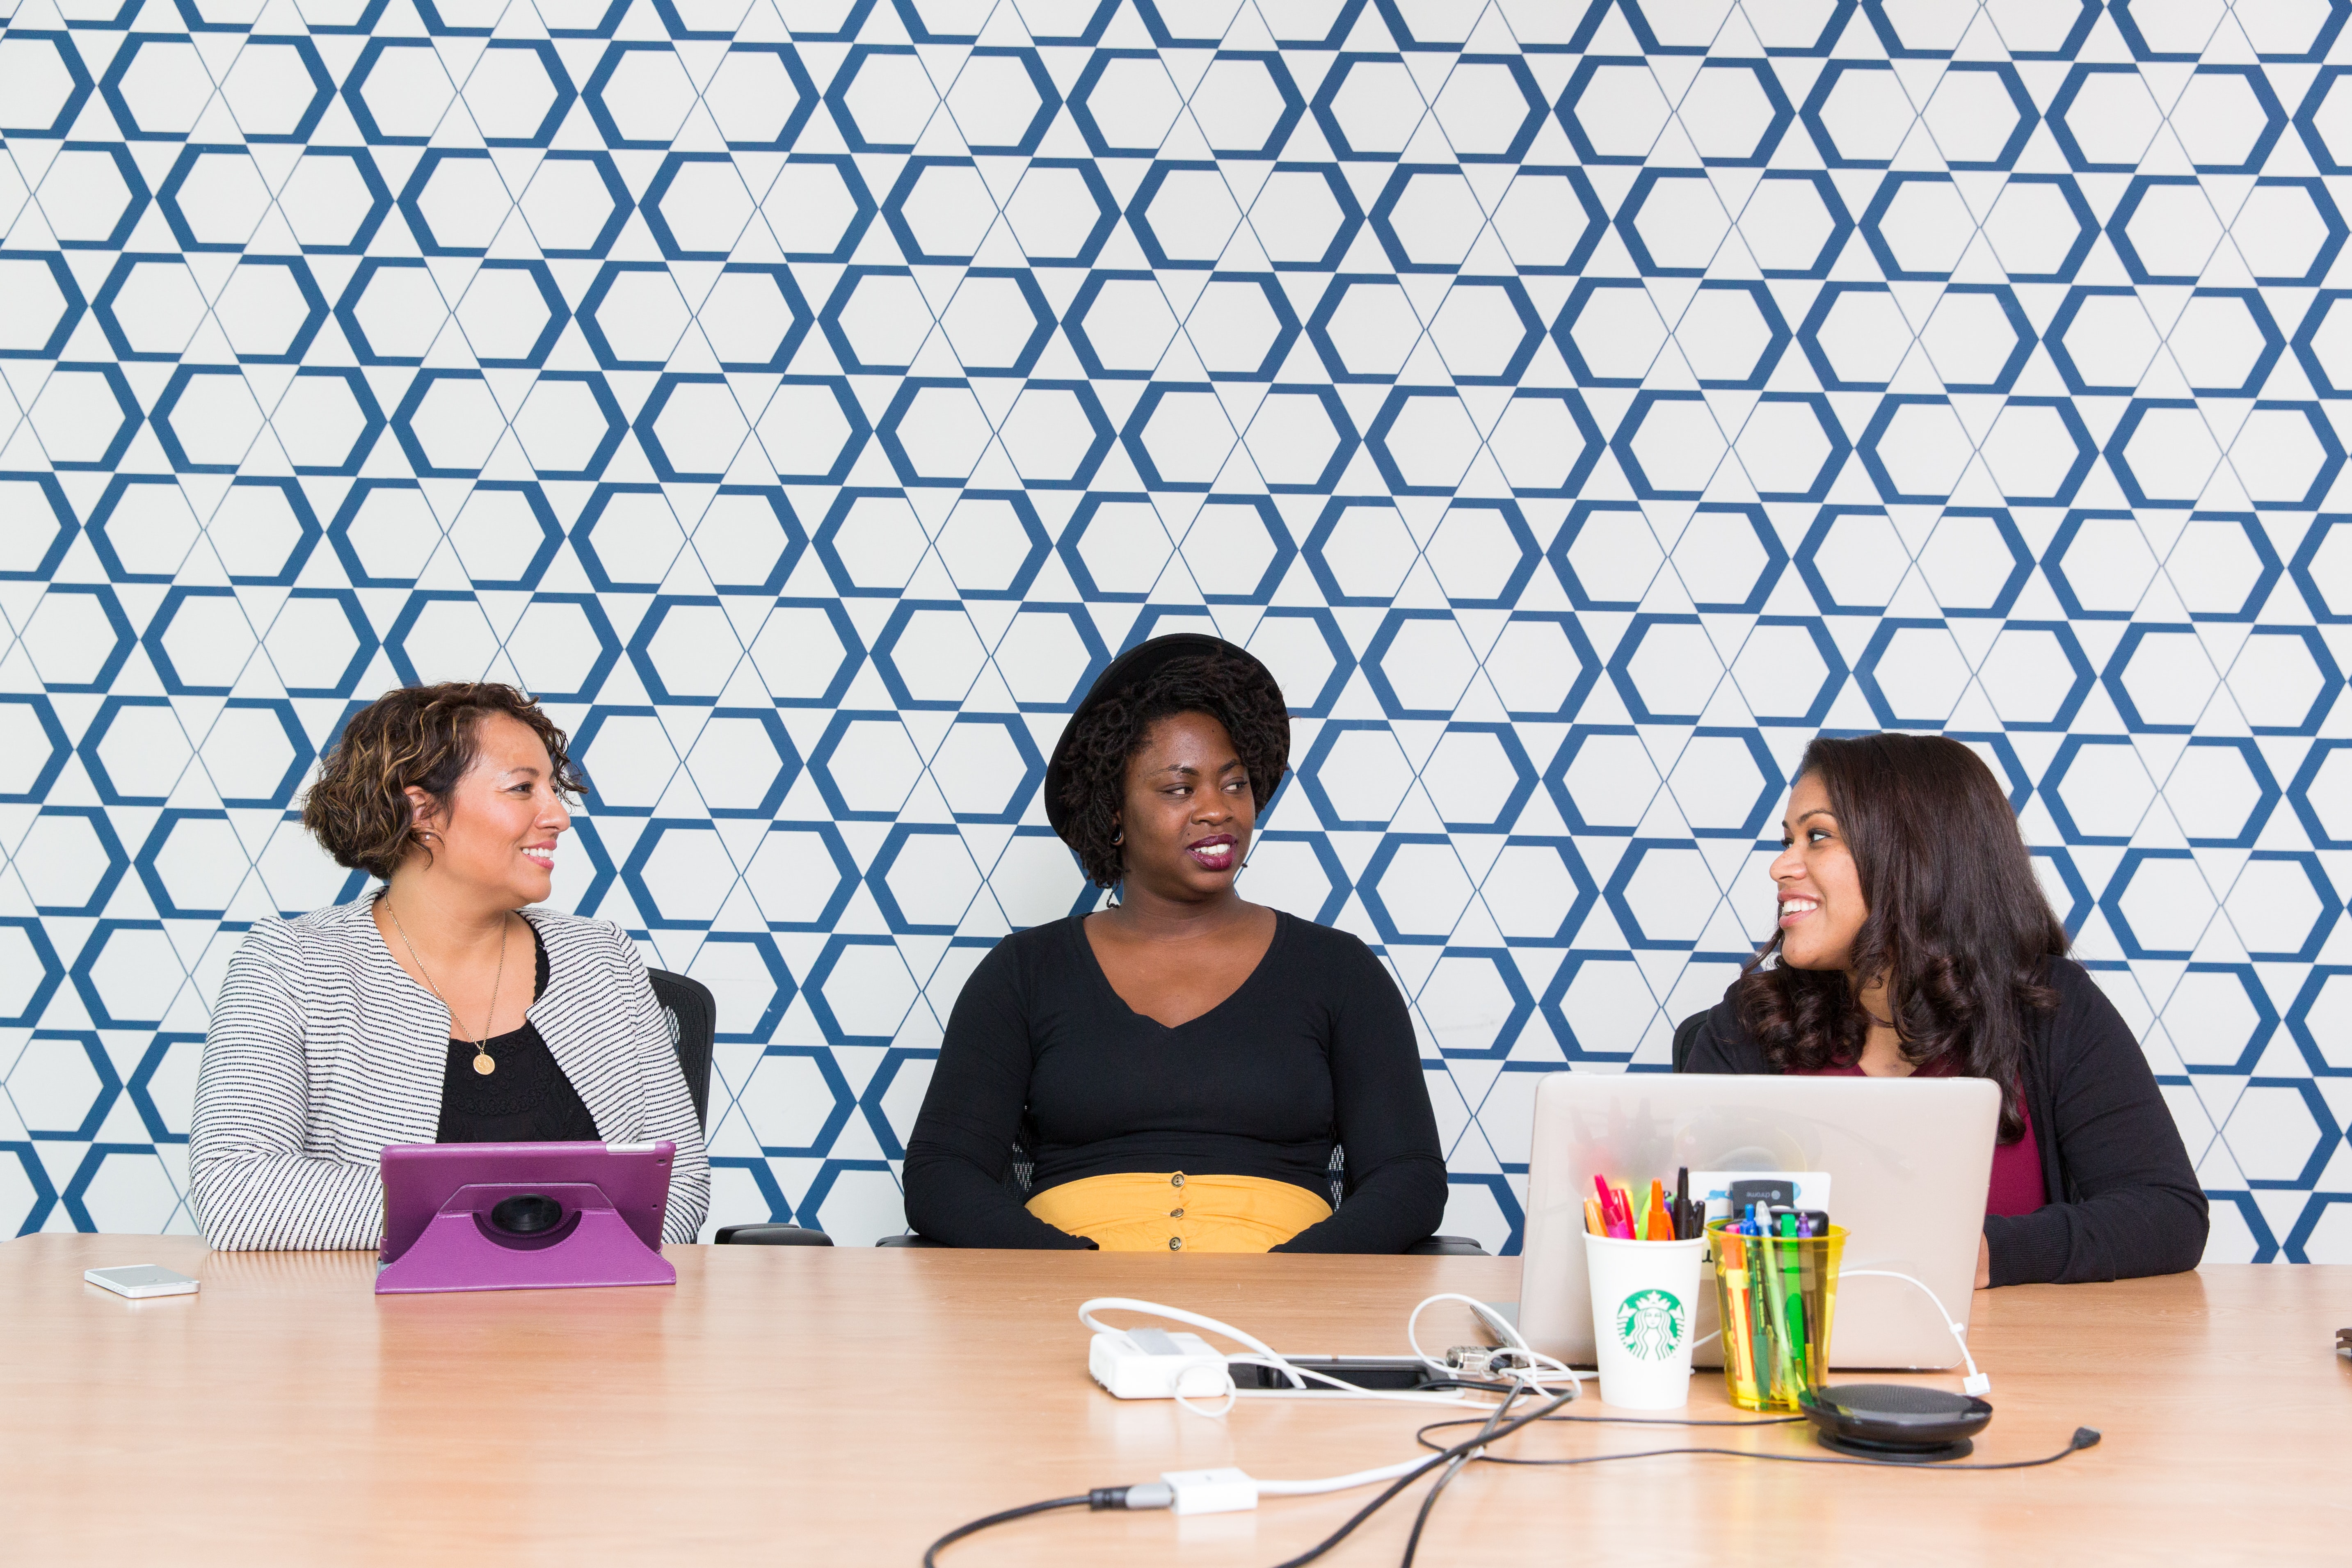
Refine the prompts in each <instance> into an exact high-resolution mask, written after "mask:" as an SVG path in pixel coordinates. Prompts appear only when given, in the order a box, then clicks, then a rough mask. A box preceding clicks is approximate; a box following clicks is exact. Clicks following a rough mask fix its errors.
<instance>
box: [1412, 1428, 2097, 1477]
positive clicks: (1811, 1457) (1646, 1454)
mask: <svg viewBox="0 0 2352 1568" xmlns="http://www.w3.org/2000/svg"><path fill="white" fill-rule="evenodd" d="M1550 1419H1567V1420H1586V1421H1591V1420H1596V1419H1606V1417H1595V1416H1590V1415H1587V1416H1568V1417H1551V1418H1550ZM1779 1424H1780V1423H1778V1422H1765V1421H1737V1422H1730V1423H1717V1422H1706V1423H1701V1422H1696V1421H1692V1422H1687V1423H1685V1422H1678V1421H1659V1422H1653V1423H1649V1425H1653V1426H1685V1425H1687V1426H1701V1425H1706V1426H1717V1425H1729V1426H1777V1425H1779ZM1469 1425H1470V1420H1469V1418H1467V1417H1465V1418H1464V1419H1462V1420H1459V1421H1433V1422H1431V1423H1430V1424H1429V1425H1428V1426H1423V1428H1422V1429H1421V1430H1420V1431H1418V1432H1415V1433H1414V1434H1413V1440H1414V1441H1416V1442H1418V1443H1419V1444H1421V1446H1422V1447H1425V1448H1433V1447H1436V1445H1435V1444H1434V1443H1432V1442H1431V1441H1430V1440H1429V1437H1428V1436H1427V1434H1429V1433H1431V1432H1434V1431H1436V1430H1437V1429H1438V1428H1440V1427H1442V1426H1469ZM1478 1441H1479V1439H1478V1438H1475V1437H1474V1438H1472V1439H1471V1443H1472V1444H1474V1445H1475V1443H1477V1442H1478ZM2098 1441H2099V1432H2098V1429H2097V1428H2096V1427H2092V1426H2077V1427H2075V1428H2074V1436H2073V1437H2072V1438H2071V1439H2069V1440H2068V1442H2067V1444H2066V1446H2065V1447H2063V1448H2061V1449H2059V1450H2058V1451H2057V1452H2056V1453H2054V1454H2049V1455H2045V1456H2044V1457H2042V1458H2039V1459H2003V1460H2000V1461H1998V1462H1997V1463H1993V1464H1984V1465H1960V1464H1949V1463H1932V1464H1922V1463H1920V1462H1918V1461H1916V1460H1913V1459H1847V1458H1827V1457H1825V1456H1822V1455H1818V1454H1768V1453H1765V1452H1763V1451H1762V1450H1760V1449H1756V1448H1697V1447H1692V1448H1643V1449H1640V1450H1637V1451H1635V1452H1633V1453H1630V1454H1587V1455H1584V1456H1582V1457H1580V1458H1570V1459H1511V1458H1503V1457H1502V1456H1500V1455H1496V1454H1480V1455H1479V1456H1478V1458H1479V1459H1480V1460H1482V1461H1483V1462H1485V1463H1486V1464H1489V1465H1536V1466H1543V1465H1558V1466H1565V1465H1600V1464H1606V1463H1608V1462H1609V1461H1610V1460H1612V1459H1656V1458H1664V1457H1665V1456H1666V1455H1669V1454H1724V1455H1727V1456H1729V1457H1730V1458H1735V1459H1769V1460H1770V1461H1772V1462H1773V1463H1774V1464H1780V1465H1869V1466H1872V1467H1874V1468H1883V1467H1885V1466H1889V1465H1891V1466H1894V1467H1895V1468H1898V1469H1906V1470H2031V1469H2033V1468H2037V1467H2039V1466H2042V1465H2054V1464H2056V1463H2057V1462H2058V1461H2059V1460H2061V1459H2063V1458H2066V1456H2067V1455H2069V1454H2073V1453H2077V1452H2079V1451H2081V1450H2082V1449H2084V1448H2089V1447H2096V1446H2097V1444H2098ZM1439 1451H1440V1452H1441V1453H1446V1454H1451V1453H1454V1452H1455V1449H1454V1448H1445V1449H1441V1450H1439ZM1435 1462H1436V1461H1435V1460H1434V1459H1432V1460H1431V1463H1433V1464H1434V1463H1435Z"/></svg>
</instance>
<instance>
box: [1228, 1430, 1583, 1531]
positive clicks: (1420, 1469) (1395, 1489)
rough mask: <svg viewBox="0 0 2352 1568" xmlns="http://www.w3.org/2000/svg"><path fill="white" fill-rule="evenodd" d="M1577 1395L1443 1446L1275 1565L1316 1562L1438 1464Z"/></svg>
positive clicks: (1504, 1432)
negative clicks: (1327, 1531)
mask: <svg viewBox="0 0 2352 1568" xmlns="http://www.w3.org/2000/svg"><path fill="white" fill-rule="evenodd" d="M1576 1394H1577V1391H1576V1390H1575V1389H1573V1388H1570V1390H1569V1391H1568V1392H1567V1393H1566V1394H1559V1395H1558V1396H1556V1397H1555V1398H1553V1399H1552V1400H1551V1401H1550V1402H1549V1404H1545V1405H1537V1406H1536V1407H1535V1408H1534V1409H1533V1410H1530V1411H1528V1413H1527V1414H1526V1415H1519V1416H1515V1417H1513V1418H1512V1419H1511V1420H1509V1421H1506V1422H1504V1423H1503V1424H1502V1425H1500V1426H1496V1428H1495V1429H1494V1430H1493V1431H1491V1432H1482V1433H1480V1434H1479V1435H1478V1436H1475V1437H1473V1438H1471V1439H1470V1440H1469V1441H1468V1442H1466V1443H1457V1444H1455V1445H1454V1447H1451V1448H1443V1449H1440V1450H1439V1451H1438V1452H1436V1453H1434V1454H1433V1455H1431V1456H1430V1457H1429V1458H1428V1459H1427V1460H1425V1461H1423V1463H1421V1464H1419V1465H1416V1466H1414V1467H1413V1468H1412V1469H1410V1470H1407V1471H1406V1472H1405V1473H1404V1474H1402V1475H1401V1476H1399V1477H1398V1478H1397V1479H1395V1480H1393V1481H1391V1482H1390V1483H1389V1484H1388V1486H1387V1488H1386V1489H1384V1490H1383V1491H1381V1495H1380V1496H1378V1497H1376V1498H1374V1499H1373V1500H1371V1501H1370V1502H1368V1503H1366V1504H1365V1505H1364V1506H1363V1507H1361V1508H1360V1509H1358V1510H1356V1511H1355V1513H1354V1514H1352V1515H1351V1516H1350V1517H1349V1520H1348V1521H1347V1522H1346V1523H1345V1524H1343V1525H1341V1526H1340V1527H1339V1529H1337V1530H1335V1531H1332V1532H1331V1533H1330V1534H1328V1535H1327V1536H1325V1537H1324V1538H1323V1539H1322V1540H1320V1541H1318V1542H1316V1543H1315V1544H1314V1545H1312V1546H1310V1547H1308V1548H1307V1550H1306V1551H1304V1552H1300V1553H1299V1554H1298V1555H1297V1556H1296V1557H1286V1558H1284V1559H1283V1560H1282V1561H1281V1562H1279V1563H1276V1564H1275V1565H1274V1568H1306V1565H1307V1563H1312V1562H1314V1561H1315V1560H1316V1559H1317V1558H1318V1557H1320V1556H1322V1555H1323V1554H1324V1553H1325V1552H1328V1551H1330V1550H1331V1548H1333V1547H1335V1546H1337V1545H1339V1542H1342V1541H1345V1540H1347V1539H1348V1537H1349V1536H1350V1535H1352V1534H1354V1533H1355V1531H1356V1527H1357V1526H1358V1525H1360V1524H1361V1523H1363V1522H1364V1521H1366V1520H1368V1519H1370V1518H1371V1517H1372V1515H1374V1514H1376V1513H1378V1512H1380V1510H1382V1509H1384V1508H1386V1507H1387V1506H1388V1505H1389V1503H1390V1502H1391V1500H1394V1499H1395V1497H1396V1495H1397V1494H1398V1493H1399V1492H1401V1491H1402V1490H1404V1489H1405V1488H1407V1487H1409V1486H1411V1485H1412V1483H1413V1482H1415V1481H1417V1480H1419V1479H1421V1478H1422V1477H1423V1476H1425V1475H1427V1474H1429V1472H1430V1471H1432V1470H1433V1469H1435V1468H1437V1467H1438V1466H1440V1465H1442V1464H1444V1463H1445V1461H1446V1460H1448V1459H1451V1458H1454V1456H1455V1455H1456V1454H1466V1453H1468V1452H1469V1451H1470V1450H1471V1449H1473V1448H1475V1447H1478V1446H1479V1445H1481V1444H1483V1443H1491V1442H1494V1441H1496V1439H1498V1438H1502V1437H1507V1436H1510V1435H1511V1434H1512V1433H1514V1432H1516V1431H1517V1430H1518V1429H1519V1428H1520V1427H1522V1426H1526V1425H1528V1423H1529V1422H1531V1421H1540V1420H1542V1419H1543V1418H1544V1417H1545V1416H1547V1415H1550V1414H1551V1413H1552V1412H1553V1411H1555V1410H1557V1409H1559V1407H1560V1406H1561V1405H1565V1404H1567V1403H1568V1402H1569V1401H1570V1400H1571V1399H1573V1398H1575V1397H1576ZM1463 1425H1464V1426H1468V1425H1469V1422H1468V1421H1467V1420H1465V1421H1464V1422H1463Z"/></svg>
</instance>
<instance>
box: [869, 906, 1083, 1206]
mask: <svg viewBox="0 0 2352 1568" xmlns="http://www.w3.org/2000/svg"><path fill="white" fill-rule="evenodd" d="M1014 973H1015V971H1014V963H1013V953H1012V952H1010V951H1009V950H1008V949H1007V948H1006V947H1003V946H999V947H998V948H997V949H996V951H995V952H992V953H990V954H989V955H988V957H987V958H985V959H983V960H982V961H981V963H980V967H979V968H977V969H975V970H973V971H972V974H971V979H970V980H969V981H967V982H965V984H964V988H963V992H962V994H961V995H959V996H958V997H957V998H956V1005H955V1010H954V1011H953V1012H952V1013H950V1015H949V1016H948V1028H947V1034H946V1037H944V1038H943V1039H942V1040H941V1041H940V1056H939V1061H938V1063H937V1064H936V1065H935V1066H934V1067H933V1068H932V1069H931V1086H930V1088H929V1089H928V1090H927V1091H926V1092H925V1093H924V1095H923V1109H922V1110H921V1112H920V1113H919V1115H917V1117H916V1118H915V1131H914V1132H913V1134H912V1135H911V1136H910V1137H908V1140H907V1164H906V1173H905V1177H904V1182H905V1187H906V1195H907V1223H908V1225H909V1226H912V1227H913V1228H914V1229H915V1230H917V1231H919V1232H920V1233H921V1234H922V1235H924V1236H926V1237H929V1238H930V1239H931V1240H933V1241H940V1242H945V1243H947V1244H948V1245H949V1246H950V1247H1031V1248H1038V1247H1051V1248H1059V1249H1062V1250H1065V1251H1083V1250H1087V1249H1088V1248H1091V1247H1093V1246H1094V1244H1093V1243H1092V1242H1090V1241H1088V1240H1087V1239H1086V1238H1085V1237H1077V1236H1072V1235H1071V1234H1070V1233H1069V1232H1067V1231H1066V1230H1060V1229H1057V1228H1055V1226H1050V1225H1047V1224H1046V1223H1045V1221H1044V1220H1042V1219H1039V1218H1038V1217H1037V1216H1036V1215H1033V1214H1031V1213H1030V1212H1029V1211H1028V1210H1027V1209H1025V1208H1024V1207H1022V1206H1021V1205H1020V1203H1019V1202H1018V1201H1017V1200H1016V1199H1015V1198H1014V1197H1013V1194H1012V1192H1011V1191H1010V1190H1008V1189H1007V1188H1006V1187H1005V1185H1004V1173H1005V1171H1006V1169H1007V1168H1008V1167H1009V1166H1010V1165H1011V1164H1012V1163H1013V1139H1014V1138H1015V1137H1016V1136H1017V1135H1018V1134H1019V1132H1020V1130H1021V1112H1022V1110H1024V1108H1025V1107H1026V1106H1027V1104H1028V1100H1029V1061H1030V1051H1029V1031H1028V1027H1027V1025H1026V1023H1025V1022H1024V1017H1023V1015H1022V1009H1021V1005H1020V997H1019V994H1018V991H1017V987H1016V984H1015V979H1014Z"/></svg>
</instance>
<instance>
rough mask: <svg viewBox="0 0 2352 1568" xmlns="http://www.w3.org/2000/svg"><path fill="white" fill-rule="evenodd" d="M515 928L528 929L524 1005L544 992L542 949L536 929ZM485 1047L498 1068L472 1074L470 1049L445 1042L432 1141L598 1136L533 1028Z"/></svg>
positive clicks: (470, 1044)
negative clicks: (527, 986) (526, 998)
mask: <svg viewBox="0 0 2352 1568" xmlns="http://www.w3.org/2000/svg"><path fill="white" fill-rule="evenodd" d="M522 923H523V924H524V926H526V927H528V928H530V945H531V989H530V999H531V1000H532V1001H533V1002H536V1001H538V1000H539V999H540V998H541V996H543V995H545V994H547V946H546V944H545V943H543V942H541V941H540V940H539V931H538V928H536V927H534V926H531V924H530V921H523V922H522ZM488 1045H489V1053H490V1059H491V1060H492V1061H494V1062H496V1063H497V1064H498V1070H497V1071H495V1072H490V1073H478V1072H476V1071H475V1070H474V1043H473V1042H472V1041H471V1040H451V1041H450V1042H449V1059H448V1062H447V1064H446V1066H444V1067H443V1068H442V1069H441V1126H440V1130H439V1131H437V1132H436V1133H435V1134H434V1141H435V1142H439V1143H559V1142H576V1141H581V1140H588V1141H593V1140H595V1139H597V1138H599V1137H601V1136H603V1134H601V1133H599V1132H598V1131H596V1119H595V1118H594V1117H593V1116H591V1115H589V1114H588V1107H587V1106H586V1105H585V1104H584V1103H583V1101H582V1100H581V1099H580V1093H579V1091H578V1090H577V1089H573V1088H572V1080H571V1079H569V1078H566V1077H565V1076H564V1073H563V1068H562V1067H561V1066H560V1065H558V1064H557V1062H556V1059H555V1053H554V1052H552V1051H551V1050H549V1049H548V1048H547V1042H546V1041H545V1040H542V1039H541V1038H540V1037H539V1029H538V1027H537V1026H535V1025H533V1024H532V1023H530V1021H529V1020H528V1019H526V1020H525V1021H524V1023H523V1026H522V1027H521V1028H520V1029H516V1030H513V1031H512V1032H510V1033H509V1034H504V1035H494V1036H492V1037H490V1039H489V1042H488Z"/></svg>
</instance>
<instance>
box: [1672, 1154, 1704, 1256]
mask: <svg viewBox="0 0 2352 1568" xmlns="http://www.w3.org/2000/svg"><path fill="white" fill-rule="evenodd" d="M1675 1224H1676V1225H1677V1226H1678V1227H1679V1228H1678V1229H1676V1230H1675V1236H1677V1237H1680V1238H1681V1239H1683V1240H1685V1241H1688V1240H1690V1239H1691V1238H1692V1237H1696V1236H1698V1235H1700V1234H1701V1231H1700V1227H1699V1226H1696V1225H1694V1224H1692V1223H1691V1201H1690V1167H1689V1166H1688V1165H1682V1166H1678V1167H1676V1168H1675Z"/></svg>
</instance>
